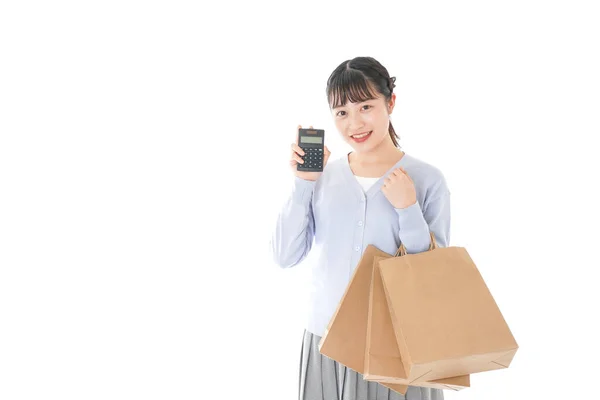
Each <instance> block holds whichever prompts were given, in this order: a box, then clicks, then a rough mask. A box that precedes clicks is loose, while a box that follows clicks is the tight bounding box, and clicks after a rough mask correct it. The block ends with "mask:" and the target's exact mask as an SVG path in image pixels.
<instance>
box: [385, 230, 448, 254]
mask: <svg viewBox="0 0 600 400" xmlns="http://www.w3.org/2000/svg"><path fill="white" fill-rule="evenodd" d="M429 237H430V238H431V241H430V242H429V249H428V250H427V251H431V250H433V249H437V247H438V246H437V242H436V241H435V235H434V234H433V232H432V231H429ZM405 255H406V247H404V243H402V242H400V247H398V251H396V254H395V255H394V257H401V256H405Z"/></svg>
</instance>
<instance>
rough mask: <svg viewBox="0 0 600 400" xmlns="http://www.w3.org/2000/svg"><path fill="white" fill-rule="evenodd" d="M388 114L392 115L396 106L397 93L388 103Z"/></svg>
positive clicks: (393, 94)
mask: <svg viewBox="0 0 600 400" xmlns="http://www.w3.org/2000/svg"><path fill="white" fill-rule="evenodd" d="M387 105H388V114H391V113H392V111H393V110H394V107H395V106H396V93H392V98H391V99H390V101H388V104H387Z"/></svg>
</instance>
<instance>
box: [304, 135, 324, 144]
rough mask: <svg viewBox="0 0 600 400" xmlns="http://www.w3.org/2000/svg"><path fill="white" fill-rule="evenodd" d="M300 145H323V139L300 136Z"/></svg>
mask: <svg viewBox="0 0 600 400" xmlns="http://www.w3.org/2000/svg"><path fill="white" fill-rule="evenodd" d="M300 143H317V144H321V143H323V138H322V137H320V136H300Z"/></svg>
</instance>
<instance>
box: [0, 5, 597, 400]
mask: <svg viewBox="0 0 600 400" xmlns="http://www.w3.org/2000/svg"><path fill="white" fill-rule="evenodd" d="M198 4H199V3H197V2H176V1H171V2H166V1H165V2H141V1H139V2H133V1H105V2H95V3H94V4H92V3H91V2H75V1H71V2H65V1H60V2H28V1H19V2H16V1H14V2H13V1H7V2H3V3H2V5H0V398H1V399H6V400H13V399H15V400H16V399H50V398H52V399H55V398H56V399H62V400H66V399H242V398H243V399H263V400H267V399H273V400H281V399H295V398H296V396H297V381H298V376H297V374H298V372H297V368H298V356H299V353H300V345H301V338H302V329H303V314H302V313H303V310H304V309H303V306H304V303H303V301H304V294H305V287H304V286H303V284H304V283H305V280H306V278H307V276H306V271H307V270H308V266H307V265H302V266H299V267H297V268H294V269H290V270H281V269H279V268H278V267H277V266H276V265H275V264H274V263H273V262H272V261H271V257H270V254H269V252H268V241H269V237H270V233H271V231H272V229H273V227H274V218H275V217H276V214H277V212H278V210H279V208H280V206H281V205H282V204H283V201H284V200H285V198H286V196H287V195H288V193H289V184H290V181H291V174H290V172H289V170H288V168H287V161H288V155H289V144H290V142H291V141H292V140H293V138H294V135H295V128H296V126H297V125H299V124H301V125H303V126H308V125H313V126H315V127H319V128H323V129H325V130H326V137H327V138H326V143H327V145H328V146H329V147H330V149H331V150H332V152H333V155H332V157H340V156H342V155H343V154H344V152H345V151H346V150H347V148H346V147H345V146H344V145H342V142H341V141H340V139H339V137H338V136H339V135H338V133H337V131H336V130H335V127H334V125H333V122H332V119H331V116H330V114H329V110H328V108H327V103H326V99H325V84H326V80H327V78H328V76H329V74H330V73H331V71H333V69H334V68H335V67H336V66H337V65H338V64H339V63H341V62H343V61H345V60H347V59H350V58H353V57H355V56H361V55H368V56H373V57H375V58H377V59H378V60H379V61H381V62H382V63H383V64H384V65H385V66H386V67H387V68H388V70H389V71H390V74H391V75H392V76H396V77H397V81H396V84H397V87H396V89H395V91H396V93H397V96H398V97H397V107H396V109H395V110H394V113H393V115H392V121H393V123H394V126H395V128H396V130H397V132H398V133H399V134H400V136H401V145H402V147H403V149H404V150H405V151H406V152H407V153H410V154H412V155H413V156H416V157H419V158H422V159H423V160H425V161H427V162H429V163H432V164H434V165H436V166H437V167H439V168H440V169H441V170H442V171H443V172H444V174H445V176H446V178H447V180H448V184H449V186H450V189H451V192H452V232H451V245H456V246H465V247H467V249H468V251H469V253H470V254H471V256H472V257H473V259H474V260H475V261H476V263H477V265H478V266H479V267H480V270H481V272H482V274H483V276H484V278H485V279H486V282H487V283H488V285H489V287H490V289H491V291H492V293H493V294H494V297H495V299H496V301H497V302H498V304H499V306H500V308H501V311H502V312H503V314H504V316H505V318H506V320H507V321H508V323H509V326H510V327H511V329H512V331H513V334H514V335H515V338H516V339H517V342H518V343H519V345H520V349H519V351H518V353H517V355H516V357H515V359H514V361H513V363H512V364H511V366H510V368H509V369H506V370H502V371H493V372H489V373H482V374H477V375H473V376H472V387H471V388H469V389H466V390H464V391H461V392H459V393H448V392H446V398H447V399H462V400H471V399H489V400H492V399H532V398H543V399H574V398H578V399H579V398H581V399H583V398H597V397H598V394H597V393H598V389H597V385H596V382H597V379H598V375H597V373H596V372H597V360H598V357H599V356H600V352H599V351H598V344H597V343H598V340H600V339H599V338H600V330H599V328H598V327H597V325H598V319H599V318H598V315H599V314H600V313H599V311H598V307H597V304H599V300H600V296H599V294H598V283H597V282H598V269H599V267H600V261H599V256H598V253H597V246H598V231H597V227H598V222H600V221H599V219H600V218H599V213H598V208H597V207H598V204H599V200H600V197H599V196H598V192H597V189H598V176H597V175H598V172H599V171H600V164H599V162H598V155H597V154H598V149H597V146H596V145H595V143H597V142H598V140H597V139H598V136H599V135H600V116H599V111H600V78H599V76H600V74H599V73H598V71H600V61H599V49H600V43H599V40H598V38H600V28H599V26H600V25H598V19H599V17H600V15H599V13H598V9H597V3H596V2H593V1H568V2H567V1H562V2H559V1H523V0H519V1H503V2H481V1H454V2H433V3H432V2H410V3H409V2H373V1H371V2H348V1H345V2H337V3H328V2H315V3H314V4H312V3H309V2H305V1H303V2H297V3H293V4H292V3H290V4H288V3H285V4H283V3H275V2H273V3H266V2H229V3H220V2H211V3H210V4H206V5H202V6H200V5H198Z"/></svg>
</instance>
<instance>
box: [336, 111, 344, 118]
mask: <svg viewBox="0 0 600 400" xmlns="http://www.w3.org/2000/svg"><path fill="white" fill-rule="evenodd" d="M345 112H346V111H338V112H337V114H335V115H337V116H338V117H343V115H342V114H341V113H345Z"/></svg>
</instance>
